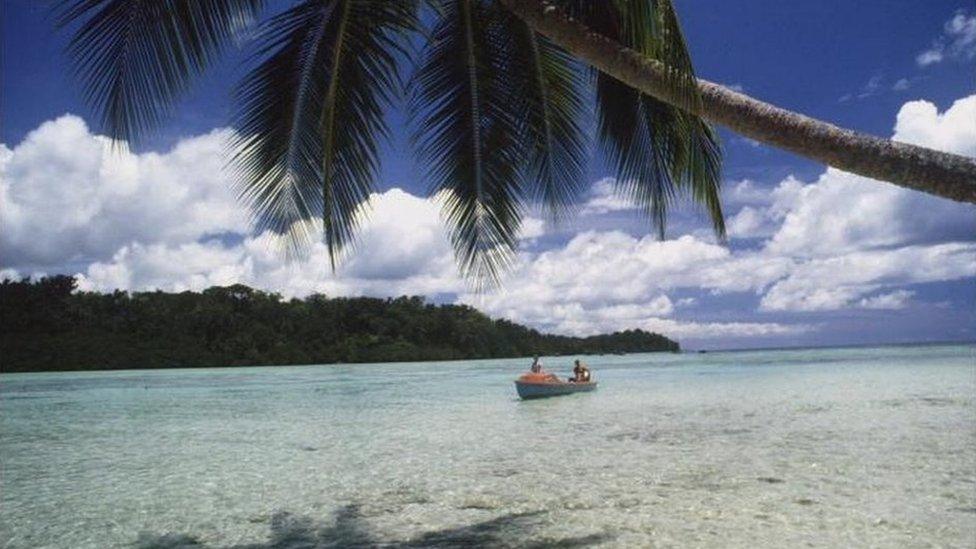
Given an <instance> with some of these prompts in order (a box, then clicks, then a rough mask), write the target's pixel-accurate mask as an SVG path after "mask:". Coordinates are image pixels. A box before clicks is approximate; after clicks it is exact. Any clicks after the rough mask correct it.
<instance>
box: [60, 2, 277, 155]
mask: <svg viewBox="0 0 976 549" xmlns="http://www.w3.org/2000/svg"><path fill="white" fill-rule="evenodd" d="M263 5H264V0H194V1H193V2H187V1H184V0H69V1H68V2H66V3H64V5H63V6H61V7H60V8H59V9H58V10H57V11H56V15H57V24H58V26H59V27H67V26H73V25H75V24H77V25H78V27H77V30H76V31H75V33H74V35H73V37H72V39H71V41H70V42H69V44H68V48H67V49H68V54H69V56H70V57H71V58H72V60H73V62H74V71H75V72H76V75H77V77H78V78H79V79H80V80H81V82H82V85H83V87H84V97H85V100H86V101H87V103H88V104H89V105H90V107H91V108H92V109H93V111H94V112H95V113H96V115H97V116H98V117H99V118H100V122H101V124H100V126H101V128H102V130H103V131H105V132H106V133H107V134H108V135H109V136H110V137H111V138H113V139H115V140H119V141H132V140H133V139H138V138H139V137H140V136H141V135H143V134H145V133H146V132H147V131H150V130H152V129H154V128H155V127H156V126H158V124H159V123H160V121H161V120H162V119H163V118H164V117H165V116H166V115H167V114H168V113H169V111H170V109H171V107H172V105H173V103H174V102H175V101H176V100H177V99H178V98H179V97H180V96H181V95H182V94H183V93H184V92H186V91H187V89H188V88H189V86H190V83H191V82H192V80H193V79H194V78H195V77H196V76H198V75H199V74H200V73H201V72H202V71H204V70H205V69H206V68H207V67H208V66H209V65H210V63H211V62H212V61H213V59H214V58H215V56H216V55H217V54H218V53H220V51H221V50H222V49H223V48H224V47H225V46H226V45H227V43H228V42H230V41H231V40H233V38H234V37H235V36H236V35H237V33H238V32H240V31H241V30H242V29H243V28H244V27H245V26H246V25H247V24H249V22H250V21H251V20H252V19H253V18H254V16H255V15H256V14H257V12H258V11H260V9H261V7H262V6H263Z"/></svg>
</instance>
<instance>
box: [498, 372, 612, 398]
mask: <svg viewBox="0 0 976 549" xmlns="http://www.w3.org/2000/svg"><path fill="white" fill-rule="evenodd" d="M594 389H596V382H595V381H563V380H561V379H559V378H558V377H557V376H556V375H555V374H547V373H528V374H522V375H521V376H519V378H518V379H516V380H515V390H516V391H517V392H518V396H519V397H520V398H524V399H529V398H545V397H552V396H561V395H570V394H573V393H585V392H588V391H592V390H594Z"/></svg>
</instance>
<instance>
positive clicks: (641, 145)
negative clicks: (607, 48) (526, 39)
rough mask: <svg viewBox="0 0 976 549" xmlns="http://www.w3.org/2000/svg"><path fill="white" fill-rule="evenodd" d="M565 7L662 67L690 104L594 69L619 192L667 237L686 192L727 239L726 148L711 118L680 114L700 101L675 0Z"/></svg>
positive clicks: (580, 2) (601, 128)
mask: <svg viewBox="0 0 976 549" xmlns="http://www.w3.org/2000/svg"><path fill="white" fill-rule="evenodd" d="M562 7H563V8H564V9H566V10H567V11H568V12H569V13H570V14H571V15H573V16H574V17H577V18H579V19H580V20H581V21H583V22H584V24H586V25H587V26H588V27H590V28H592V29H593V30H595V31H596V32H599V33H601V34H604V35H605V36H607V37H608V38H611V39H613V40H616V41H619V42H620V43H621V44H623V45H625V46H628V47H630V48H632V49H634V50H636V51H639V52H640V53H642V54H644V55H646V56H648V57H650V58H652V59H656V60H659V61H661V62H662V64H664V65H665V66H666V67H667V73H666V77H667V78H668V84H669V86H671V87H672V88H673V89H674V91H675V96H677V97H681V98H683V99H682V100H681V104H680V105H679V106H673V105H670V104H666V103H663V102H661V101H658V100H657V99H654V98H653V97H651V96H648V95H646V94H643V93H640V92H639V91H637V90H635V89H633V88H631V87H629V86H627V85H625V84H623V83H621V82H620V81H618V80H616V79H614V78H612V77H610V76H608V75H606V74H603V73H600V72H596V71H594V73H595V74H594V79H595V80H596V103H597V127H598V133H599V137H600V140H601V147H602V149H603V151H604V154H605V155H606V157H607V159H608V161H609V162H610V163H611V164H612V165H613V166H614V168H615V170H616V179H617V185H618V190H619V191H620V192H621V193H623V194H625V195H627V196H628V197H629V198H630V199H632V200H633V201H634V202H635V203H637V204H638V205H639V206H640V207H641V208H643V209H644V210H645V211H647V212H648V213H649V214H650V216H651V219H652V221H653V222H654V224H655V226H656V228H657V231H658V234H659V235H660V236H661V237H662V238H663V236H664V229H665V226H666V224H667V213H668V210H669V209H670V208H671V207H672V206H673V204H674V202H675V200H676V198H677V196H678V193H679V192H687V193H688V194H689V195H690V197H691V198H692V200H693V201H694V202H696V203H698V204H701V205H702V206H704V207H705V209H706V210H707V212H708V214H709V216H710V217H711V220H712V225H713V228H714V229H715V231H716V233H717V234H718V236H719V237H720V238H724V237H725V222H724V218H723V214H722V209H721V204H720V202H719V199H718V196H719V188H720V183H721V169H720V168H721V148H720V147H719V145H718V141H717V136H716V134H715V132H714V131H713V130H712V129H711V127H710V126H709V125H708V124H707V123H706V122H705V121H704V120H702V119H701V118H700V117H698V116H696V115H692V114H689V113H688V112H686V111H685V110H682V108H680V107H684V108H690V107H693V106H695V105H697V102H699V101H700V100H701V99H700V97H699V96H698V92H697V88H696V86H695V77H694V71H693V68H692V64H691V59H690V57H689V55H688V51H687V47H686V45H685V43H684V38H683V37H682V34H681V29H680V25H679V24H678V19H677V16H676V15H675V12H674V9H673V6H672V5H671V2H670V0H612V1H607V2H588V1H586V0H566V1H565V2H564V3H563V4H562Z"/></svg>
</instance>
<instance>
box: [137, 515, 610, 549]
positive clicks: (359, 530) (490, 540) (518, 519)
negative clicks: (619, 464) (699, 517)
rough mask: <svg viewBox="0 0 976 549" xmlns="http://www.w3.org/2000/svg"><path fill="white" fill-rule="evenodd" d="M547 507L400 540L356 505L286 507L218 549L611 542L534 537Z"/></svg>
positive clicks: (174, 541)
mask: <svg viewBox="0 0 976 549" xmlns="http://www.w3.org/2000/svg"><path fill="white" fill-rule="evenodd" d="M544 515H545V513H544V512H543V511H535V512H531V513H511V514H508V515H503V516H500V517H497V518H494V519H491V520H486V521H482V522H476V523H474V524H469V525H466V526H460V527H457V528H448V529H444V530H435V531H432V532H425V533H423V534H421V535H419V536H416V537H413V538H410V539H407V540H402V541H389V540H382V539H381V538H379V537H377V536H376V535H375V534H373V533H372V532H370V530H369V527H368V526H367V524H366V522H365V521H364V520H363V518H362V515H361V513H360V509H359V506H358V505H346V506H344V507H342V508H340V509H339V510H338V511H336V513H335V515H334V520H333V521H332V522H331V523H324V522H318V521H316V520H314V519H313V518H311V517H307V516H297V515H293V514H291V513H287V512H279V513H276V514H275V515H274V516H273V517H272V518H271V535H270V536H269V538H268V541H266V542H261V543H251V544H243V545H231V546H220V547H219V549H325V548H332V547H336V548H338V547H342V548H345V547H385V548H393V549H398V548H402V549H407V548H414V547H472V546H474V547H484V546H490V547H521V548H530V549H534V548H541V547H563V548H572V547H585V546H588V545H592V544H596V543H600V542H603V541H608V540H609V539H611V538H612V536H610V535H609V534H590V535H587V536H577V537H569V538H561V539H555V538H548V537H542V538H534V537H533V536H532V535H531V532H532V529H533V528H535V526H536V525H537V524H538V521H539V519H541V518H542V516H544ZM134 546H135V547H136V548H137V549H218V546H214V545H208V544H205V543H203V542H201V541H200V540H198V539H197V538H196V537H194V536H192V535H188V534H173V533H167V534H152V533H148V532H143V533H142V534H140V535H139V537H138V539H137V540H136V542H135V544H134Z"/></svg>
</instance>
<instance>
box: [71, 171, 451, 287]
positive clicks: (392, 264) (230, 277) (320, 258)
mask: <svg viewBox="0 0 976 549" xmlns="http://www.w3.org/2000/svg"><path fill="white" fill-rule="evenodd" d="M371 204H372V207H371V209H370V214H369V217H368V220H367V221H365V222H364V226H363V230H362V232H361V233H360V236H359V239H358V240H357V243H356V245H355V250H354V252H353V253H350V254H349V257H348V258H347V259H346V261H344V262H342V263H341V264H340V267H339V269H338V271H337V272H336V273H333V272H332V269H331V264H330V261H329V256H328V250H327V248H326V247H325V245H324V244H322V243H315V244H313V245H312V247H311V249H310V250H309V253H308V254H307V256H306V257H304V258H302V259H300V260H293V261H286V260H284V259H283V257H282V254H281V253H280V250H281V249H282V243H281V240H280V237H278V236H277V235H274V234H272V233H270V232H266V233H263V234H261V235H257V236H252V237H247V238H245V239H244V241H243V242H241V243H239V244H236V245H233V246H228V245H225V244H222V243H221V242H219V241H216V240H210V241H206V242H194V243H184V244H178V245H169V244H161V243H156V244H149V245H144V244H141V243H133V244H131V245H126V246H123V247H122V248H121V249H120V250H119V251H118V252H117V253H116V254H115V255H114V257H112V259H111V260H110V261H107V262H95V263H92V264H91V265H89V266H88V268H87V269H86V270H85V271H84V272H83V273H80V277H79V286H80V287H81V289H84V290H99V291H109V290H112V289H115V288H128V289H153V288H161V289H165V290H172V291H179V290H185V289H190V290H200V289H203V288H206V287H208V286H212V285H215V284H219V285H226V284H231V283H237V282H240V283H244V284H248V285H251V286H254V287H257V288H263V289H268V290H273V291H278V292H281V293H283V294H284V295H286V296H304V295H308V294H310V293H315V292H319V293H325V294H330V295H401V294H436V293H441V292H458V291H461V290H462V289H463V288H464V286H463V283H462V281H461V280H460V279H459V278H458V276H457V270H456V267H455V264H454V260H453V256H452V255H451V248H450V245H449V243H448V240H447V237H446V234H445V232H444V230H443V226H442V224H441V222H440V219H439V213H438V209H437V206H436V204H435V203H434V201H432V200H426V199H423V198H418V197H416V196H413V195H411V194H408V193H406V192H403V191H401V190H400V189H391V190H389V191H386V192H385V193H379V194H374V195H372V199H371Z"/></svg>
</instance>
